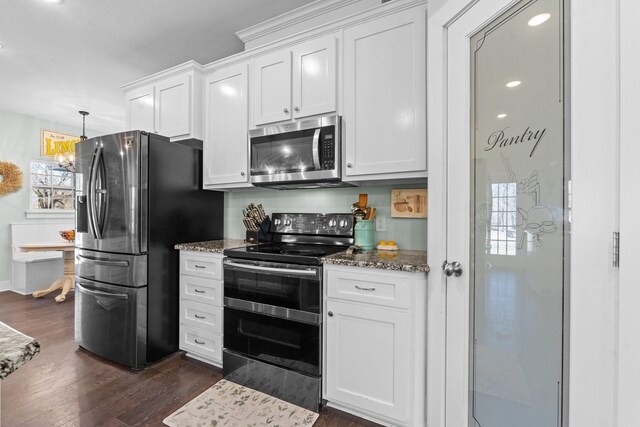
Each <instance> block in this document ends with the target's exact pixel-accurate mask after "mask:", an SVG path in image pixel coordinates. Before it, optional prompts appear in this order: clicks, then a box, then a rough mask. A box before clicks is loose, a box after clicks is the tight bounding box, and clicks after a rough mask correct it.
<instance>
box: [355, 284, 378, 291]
mask: <svg viewBox="0 0 640 427" xmlns="http://www.w3.org/2000/svg"><path fill="white" fill-rule="evenodd" d="M356 289H358V290H360V291H375V290H376V288H361V287H360V286H358V285H356Z"/></svg>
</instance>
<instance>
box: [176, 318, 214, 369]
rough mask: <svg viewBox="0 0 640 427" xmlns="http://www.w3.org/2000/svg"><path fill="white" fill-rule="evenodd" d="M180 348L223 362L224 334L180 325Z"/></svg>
mask: <svg viewBox="0 0 640 427" xmlns="http://www.w3.org/2000/svg"><path fill="white" fill-rule="evenodd" d="M180 349H181V350H185V351H188V352H190V353H194V354H195V355H198V356H201V357H204V358H207V359H211V360H215V361H217V362H222V335H218V334H213V333H209V332H204V331H202V330H200V329H198V328H193V327H191V326H187V325H180Z"/></svg>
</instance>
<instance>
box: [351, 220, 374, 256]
mask: <svg viewBox="0 0 640 427" xmlns="http://www.w3.org/2000/svg"><path fill="white" fill-rule="evenodd" d="M374 233H375V228H374V221H373V220H372V219H356V225H355V227H354V237H355V245H356V246H360V247H361V248H362V249H373V242H374Z"/></svg>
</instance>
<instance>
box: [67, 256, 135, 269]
mask: <svg viewBox="0 0 640 427" xmlns="http://www.w3.org/2000/svg"><path fill="white" fill-rule="evenodd" d="M76 259H77V260H78V261H80V262H91V263H93V264H99V265H111V266H114V267H129V261H111V260H108V259H105V258H95V257H88V256H85V255H80V254H77V255H76Z"/></svg>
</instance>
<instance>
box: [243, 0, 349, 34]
mask: <svg viewBox="0 0 640 427" xmlns="http://www.w3.org/2000/svg"><path fill="white" fill-rule="evenodd" d="M359 1H361V0H316V1H314V2H313V3H309V4H307V5H304V6H301V7H299V8H297V9H293V10H291V11H289V12H286V13H283V14H282V15H279V16H276V17H275V18H271V19H268V20H266V21H264V22H261V23H259V24H256V25H254V26H252V27H249V28H245V29H244V30H240V31H238V32H237V33H236V36H238V38H239V39H240V40H242V42H243V43H245V44H246V43H248V42H251V41H252V40H255V39H257V38H260V37H264V36H266V35H268V34H271V33H275V32H277V31H281V30H283V29H285V28H288V27H291V26H293V25H296V24H299V23H301V22H304V21H308V20H310V19H313V18H315V17H317V16H321V15H324V14H326V13H329V12H331V11H334V10H336V9H341V8H343V7H345V6H348V5H350V4H353V3H358V2H359Z"/></svg>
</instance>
